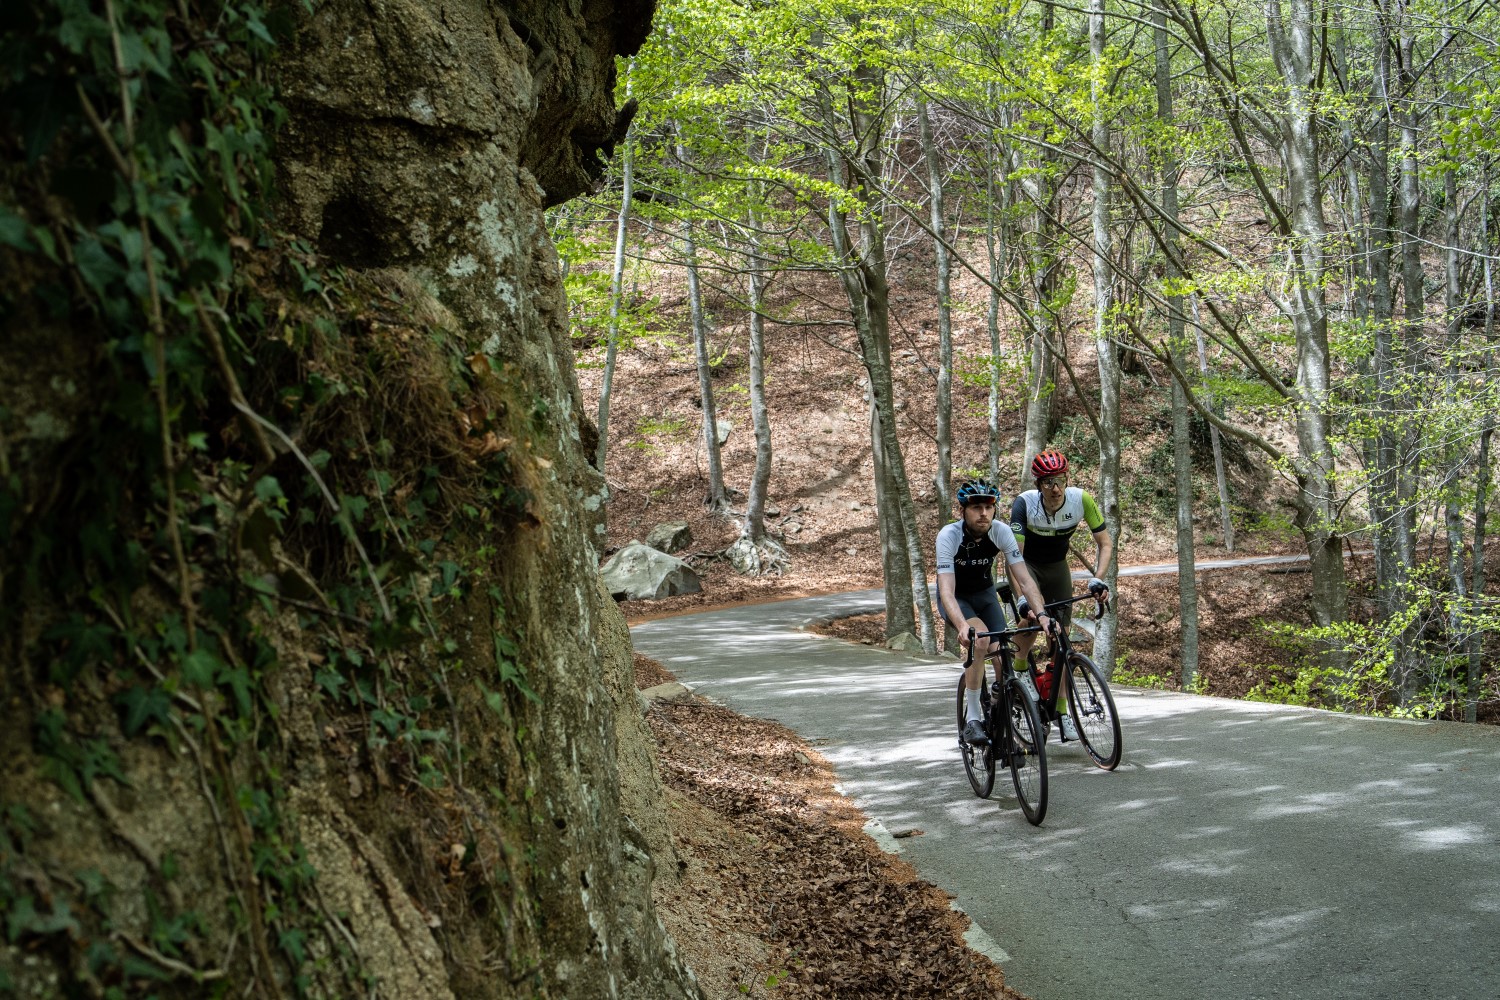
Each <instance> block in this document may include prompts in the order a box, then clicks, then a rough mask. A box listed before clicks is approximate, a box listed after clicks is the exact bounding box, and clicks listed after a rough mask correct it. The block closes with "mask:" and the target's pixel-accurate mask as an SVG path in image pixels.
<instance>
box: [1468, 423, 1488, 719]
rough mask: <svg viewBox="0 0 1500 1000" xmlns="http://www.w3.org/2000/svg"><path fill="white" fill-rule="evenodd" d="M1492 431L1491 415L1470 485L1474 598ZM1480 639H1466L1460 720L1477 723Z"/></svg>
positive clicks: (1478, 588)
mask: <svg viewBox="0 0 1500 1000" xmlns="http://www.w3.org/2000/svg"><path fill="white" fill-rule="evenodd" d="M1494 431H1495V418H1494V416H1493V415H1491V416H1488V417H1486V418H1485V421H1484V429H1483V430H1481V431H1480V432H1479V459H1478V461H1477V463H1476V464H1477V466H1478V469H1477V472H1476V474H1475V482H1474V554H1473V556H1472V557H1471V563H1472V566H1473V569H1472V570H1470V575H1469V580H1470V589H1471V590H1472V592H1473V593H1474V595H1475V597H1476V598H1482V597H1483V596H1484V584H1485V567H1484V544H1485V541H1486V540H1487V536H1488V534H1489V532H1488V528H1489V494H1490V436H1491V435H1492V434H1493V433H1494ZM1484 636H1485V633H1484V632H1481V631H1479V630H1478V629H1475V630H1474V631H1473V632H1472V634H1470V636H1469V684H1468V687H1469V690H1468V698H1467V700H1466V703H1465V705H1464V721H1466V722H1478V721H1479V682H1480V679H1481V678H1482V677H1483V674H1484Z"/></svg>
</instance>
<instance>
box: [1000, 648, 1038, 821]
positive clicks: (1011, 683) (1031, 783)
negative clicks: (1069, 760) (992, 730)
mask: <svg viewBox="0 0 1500 1000" xmlns="http://www.w3.org/2000/svg"><path fill="white" fill-rule="evenodd" d="M1006 690H1007V692H1008V695H1009V696H1008V697H1007V698H1006V702H1007V704H1006V706H1005V707H1006V711H1007V712H1008V713H1009V716H1010V717H1009V719H1008V720H1007V722H1006V725H1005V727H1004V730H1005V732H1004V737H1003V738H1004V742H1005V749H1006V756H1007V758H1008V760H1007V764H1008V766H1009V767H1010V781H1011V784H1012V785H1014V786H1015V789H1016V801H1018V802H1019V803H1020V804H1021V812H1023V813H1025V814H1026V822H1028V823H1030V824H1031V825H1032V826H1040V825H1041V823H1042V819H1043V818H1044V817H1046V815H1047V731H1046V730H1045V729H1043V728H1042V717H1041V713H1040V712H1038V711H1037V704H1036V698H1035V696H1033V695H1032V693H1031V692H1030V691H1028V690H1027V689H1026V686H1025V685H1024V684H1022V683H1021V682H1020V680H1019V679H1018V678H1017V677H1016V676H1015V675H1014V674H1012V675H1010V677H1009V678H1008V681H1007V686H1006Z"/></svg>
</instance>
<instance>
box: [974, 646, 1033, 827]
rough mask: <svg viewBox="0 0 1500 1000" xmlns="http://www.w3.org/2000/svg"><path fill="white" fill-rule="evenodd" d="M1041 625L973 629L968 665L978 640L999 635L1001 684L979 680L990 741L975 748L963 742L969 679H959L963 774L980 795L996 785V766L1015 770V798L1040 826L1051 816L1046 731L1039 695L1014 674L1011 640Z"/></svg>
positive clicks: (1029, 818) (987, 794) (985, 795)
mask: <svg viewBox="0 0 1500 1000" xmlns="http://www.w3.org/2000/svg"><path fill="white" fill-rule="evenodd" d="M1037 631H1040V627H1039V626H1036V625H1032V626H1030V627H1027V628H1013V629H1001V630H999V631H996V632H976V631H974V630H973V629H969V653H968V656H967V657H966V658H965V659H964V669H965V670H966V671H967V670H968V668H969V665H970V664H971V663H973V662H974V643H975V642H977V641H979V640H985V639H999V640H1000V649H999V652H998V653H996V654H994V655H996V656H999V658H1000V667H999V670H998V672H997V674H996V682H995V684H994V685H993V686H992V685H991V684H990V682H989V678H988V677H984V678H981V679H980V682H979V700H980V703H981V704H982V705H983V706H984V732H985V735H986V736H987V737H988V738H989V743H988V744H986V745H984V746H972V745H970V744H969V743H967V742H965V741H964V722H965V719H964V692H965V689H964V678H963V675H962V674H960V675H959V678H958V749H959V753H961V754H962V755H963V759H964V772H965V773H966V774H967V775H968V776H969V785H970V787H972V788H973V789H974V794H975V795H977V796H979V797H980V798H981V799H987V798H989V797H990V792H991V791H992V790H993V789H994V787H995V767H996V765H997V764H998V765H999V766H1001V767H1005V768H1008V769H1009V770H1010V780H1011V783H1012V784H1013V785H1015V788H1016V799H1017V800H1018V801H1019V802H1020V803H1021V811H1022V812H1023V813H1025V814H1026V821H1027V822H1028V823H1030V824H1031V825H1032V826H1038V825H1040V824H1041V822H1042V817H1044V816H1046V815H1047V747H1046V742H1047V731H1046V729H1044V728H1043V727H1042V718H1041V715H1040V713H1039V712H1038V709H1037V701H1036V695H1034V694H1032V693H1031V691H1029V690H1028V689H1027V687H1026V685H1024V684H1022V683H1021V679H1020V676H1019V675H1018V674H1017V673H1016V672H1015V669H1014V667H1013V663H1014V660H1015V647H1014V646H1012V645H1011V644H1010V640H1011V637H1012V636H1016V635H1020V634H1022V633H1024V632H1037Z"/></svg>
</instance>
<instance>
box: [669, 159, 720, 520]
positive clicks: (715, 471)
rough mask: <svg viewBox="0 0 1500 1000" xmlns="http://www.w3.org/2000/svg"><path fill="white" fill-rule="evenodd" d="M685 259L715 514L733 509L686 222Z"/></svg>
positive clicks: (709, 500)
mask: <svg viewBox="0 0 1500 1000" xmlns="http://www.w3.org/2000/svg"><path fill="white" fill-rule="evenodd" d="M677 159H678V162H680V163H682V164H683V166H684V168H685V167H686V166H687V150H686V149H684V148H683V146H682V143H680V142H679V143H678V144H677ZM682 256H683V259H684V260H685V261H686V262H687V282H688V311H689V314H690V315H691V317H692V324H693V357H694V359H696V361H697V364H698V401H699V403H700V404H701V405H702V407H703V448H704V451H705V452H706V454H707V456H708V495H707V496H705V497H704V498H703V503H704V505H705V506H707V507H708V508H710V509H711V510H716V511H718V510H724V509H725V508H726V507H728V506H729V502H728V498H727V497H726V495H725V493H724V465H723V463H722V462H721V461H720V455H719V422H718V416H717V413H716V411H715V408H714V382H713V369H712V367H711V366H710V364H709V361H710V355H709V350H708V316H707V314H706V313H705V311H704V309H703V286H702V284H701V283H700V282H699V280H698V244H697V241H696V240H695V239H694V238H693V220H692V218H691V217H690V216H687V215H684V216H683V219H682Z"/></svg>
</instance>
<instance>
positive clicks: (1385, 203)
mask: <svg viewBox="0 0 1500 1000" xmlns="http://www.w3.org/2000/svg"><path fill="white" fill-rule="evenodd" d="M1374 21H1375V41H1374V51H1373V56H1374V65H1373V67H1372V73H1371V95H1370V103H1371V106H1372V108H1373V109H1374V123H1373V126H1372V128H1371V138H1370V220H1369V224H1368V229H1367V232H1368V236H1367V238H1366V241H1365V242H1366V244H1367V245H1368V247H1369V282H1370V323H1371V326H1372V329H1373V331H1374V338H1375V351H1374V358H1373V359H1372V365H1373V369H1374V382H1375V403H1374V405H1375V410H1376V429H1375V434H1374V435H1373V449H1372V450H1373V458H1374V461H1373V462H1372V463H1371V466H1372V474H1371V477H1370V524H1371V528H1372V541H1373V542H1374V548H1375V590H1376V602H1377V605H1378V607H1379V609H1380V614H1381V616H1382V617H1384V618H1392V617H1395V615H1396V614H1397V612H1398V608H1399V605H1400V603H1401V601H1402V596H1401V595H1402V593H1403V590H1402V584H1403V581H1404V579H1405V574H1406V568H1407V566H1406V564H1405V563H1404V562H1402V560H1401V558H1400V556H1399V555H1398V552H1397V549H1398V546H1397V544H1396V534H1395V526H1394V521H1395V512H1396V509H1397V507H1398V502H1397V494H1398V488H1397V477H1398V475H1399V470H1398V468H1397V464H1398V462H1397V446H1396V436H1395V429H1394V428H1393V427H1392V426H1391V421H1390V415H1391V413H1392V412H1393V410H1394V408H1395V405H1394V402H1393V400H1394V394H1393V388H1392V387H1393V385H1394V383H1395V379H1396V362H1395V326H1394V324H1393V320H1394V317H1395V302H1394V296H1393V294H1392V288H1391V256H1392V242H1391V204H1390V202H1391V194H1390V155H1391V153H1390V133H1391V125H1390V115H1389V111H1388V109H1389V107H1390V101H1391V96H1390V95H1391V42H1390V11H1389V2H1388V0H1376V9H1375V17H1374Z"/></svg>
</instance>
